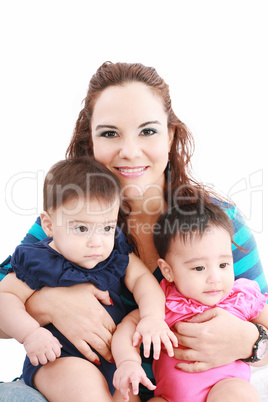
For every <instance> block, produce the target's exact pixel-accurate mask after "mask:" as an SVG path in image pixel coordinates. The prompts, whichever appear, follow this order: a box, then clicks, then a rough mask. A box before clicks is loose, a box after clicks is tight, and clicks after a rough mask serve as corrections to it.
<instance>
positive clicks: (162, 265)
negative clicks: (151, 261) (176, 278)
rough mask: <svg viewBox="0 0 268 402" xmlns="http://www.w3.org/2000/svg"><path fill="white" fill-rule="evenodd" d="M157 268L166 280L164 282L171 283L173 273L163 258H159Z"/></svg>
mask: <svg viewBox="0 0 268 402" xmlns="http://www.w3.org/2000/svg"><path fill="white" fill-rule="evenodd" d="M158 266H159V268H160V270H161V272H162V275H163V276H164V278H166V280H167V281H169V282H173V272H172V269H171V266H170V265H169V264H168V263H167V262H166V261H165V260H163V258H159V260H158Z"/></svg>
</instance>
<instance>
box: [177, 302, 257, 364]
mask: <svg viewBox="0 0 268 402" xmlns="http://www.w3.org/2000/svg"><path fill="white" fill-rule="evenodd" d="M174 327H175V329H176V331H177V334H176V335H177V338H178V342H179V344H180V345H182V346H183V347H186V349H175V350H174V352H175V353H174V356H175V357H176V358H177V359H179V360H185V361H191V362H193V363H191V364H188V363H181V362H180V363H178V364H177V366H176V367H177V368H179V369H181V370H183V371H187V372H200V371H205V370H208V369H211V368H214V367H219V366H222V365H225V364H229V363H231V362H233V361H235V360H238V359H245V358H248V357H249V356H251V354H252V347H253V345H254V343H255V342H256V340H257V339H258V336H259V334H258V330H257V328H256V327H255V325H253V324H252V323H250V322H247V321H242V320H240V319H239V318H237V317H236V316H234V315H233V314H231V313H229V312H227V311H225V310H223V309H221V308H213V309H210V310H207V311H205V312H204V313H202V314H199V315H196V316H195V317H193V318H192V319H191V320H189V321H188V322H177V323H176V324H175V325H174Z"/></svg>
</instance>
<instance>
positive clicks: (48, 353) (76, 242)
mask: <svg viewBox="0 0 268 402" xmlns="http://www.w3.org/2000/svg"><path fill="white" fill-rule="evenodd" d="M120 192H121V185H120V182H119V180H118V179H117V178H116V177H115V176H114V175H113V174H112V173H111V172H110V171H109V170H108V169H107V168H105V167H104V166H103V165H102V164H100V163H98V162H96V161H95V160H94V159H93V158H85V159H84V158H80V159H79V160H75V159H73V160H64V161H60V162H58V163H57V164H55V165H54V166H53V167H52V168H51V169H50V171H49V173H48V174H47V176H46V179H45V183H44V212H42V213H41V223H42V227H43V229H44V231H45V233H46V234H47V236H48V237H47V238H46V239H44V240H42V241H40V242H39V243H35V244H24V245H20V246H18V247H17V248H16V250H15V253H14V254H13V256H12V260H11V266H12V270H11V272H10V273H9V274H8V275H7V276H6V277H5V278H4V279H3V280H2V281H1V283H0V303H1V306H5V308H1V312H0V320H1V324H2V329H3V330H4V331H5V332H6V333H7V334H8V335H9V336H12V337H14V338H16V339H17V340H18V341H19V342H20V343H23V345H24V347H25V350H26V352H27V356H26V359H25V363H24V368H23V378H24V381H25V382H26V384H28V385H30V386H32V387H36V388H37V389H38V390H39V391H40V392H42V393H43V394H44V396H45V397H46V398H47V399H48V400H67V399H68V398H69V399H68V400H70V398H72V396H71V395H70V387H66V386H65V385H66V383H68V384H70V382H71V383H72V382H73V389H74V396H73V399H71V400H79V397H78V395H77V392H78V389H79V393H80V394H81V395H90V398H91V399H87V400H92V401H102V402H103V401H110V400H112V395H113V393H114V387H113V374H114V371H115V364H113V363H111V362H107V361H106V360H104V359H103V358H102V357H101V356H100V355H98V354H97V352H96V351H95V352H96V356H98V358H97V359H96V360H95V362H94V364H93V363H91V362H90V361H88V360H87V359H86V358H85V357H84V356H83V355H82V354H81V353H80V352H79V351H78V350H77V349H76V347H75V346H74V345H72V344H71V343H70V342H69V341H68V339H66V338H65V337H64V336H63V335H62V334H61V333H60V332H59V331H58V330H57V328H55V327H54V326H53V325H52V324H49V325H46V326H45V327H40V325H39V323H38V322H37V321H36V320H35V319H34V318H32V317H31V316H30V315H29V314H28V313H27V312H26V310H25V306H24V304H25V302H26V300H27V299H28V298H29V297H30V296H31V295H32V293H33V292H34V291H35V290H39V289H41V288H42V287H44V286H48V287H58V286H71V285H75V284H78V283H85V282H90V283H91V284H93V285H95V286H96V287H97V288H98V289H100V290H105V291H106V290H107V291H108V292H109V297H108V300H109V298H110V301H111V304H110V305H108V304H107V305H106V306H104V307H105V308H106V310H107V311H108V312H109V314H110V315H111V317H112V318H113V320H114V322H115V324H116V325H117V324H118V323H119V322H120V321H121V320H122V319H123V317H124V316H125V315H126V311H125V307H124V303H123V301H122V299H121V297H120V295H121V294H122V291H123V288H124V286H126V287H127V288H128V290H129V291H130V292H132V293H133V295H134V298H135V300H136V302H137V304H138V306H139V314H140V321H139V324H138V325H137V327H136V333H135V335H134V337H133V344H134V346H137V347H138V346H139V342H140V340H141V339H142V341H143V346H144V355H145V356H148V355H149V350H150V346H151V343H152V344H153V347H154V357H155V358H158V357H159V353H160V352H159V345H160V343H161V342H162V343H163V344H164V345H165V347H166V349H167V351H168V353H169V355H171V356H172V355H173V347H172V345H174V346H177V339H176V337H175V335H174V334H173V333H172V332H171V331H170V330H169V328H168V326H167V324H166V323H165V321H164V317H165V299H164V294H163V292H162V290H161V288H160V286H159V284H158V282H157V280H156V279H155V278H154V276H153V275H152V274H151V273H150V272H149V270H148V269H147V268H146V266H145V265H144V264H143V263H142V262H141V261H140V260H139V258H138V257H136V256H135V254H134V253H132V246H131V245H129V244H128V242H127V240H126V237H125V235H124V234H123V233H122V231H121V230H120V229H119V227H118V226H117V223H118V212H119V208H120ZM141 278H142V280H141ZM107 303H109V301H108V302H107ZM10 318H11V319H10ZM59 357H60V359H59ZM144 377H145V380H144V381H145V384H144V385H146V386H147V387H148V388H149V389H152V390H153V389H154V388H155V387H154V385H153V384H152V383H151V382H150V380H148V379H146V376H144ZM66 389H68V391H66ZM67 392H68V395H66V393H67Z"/></svg>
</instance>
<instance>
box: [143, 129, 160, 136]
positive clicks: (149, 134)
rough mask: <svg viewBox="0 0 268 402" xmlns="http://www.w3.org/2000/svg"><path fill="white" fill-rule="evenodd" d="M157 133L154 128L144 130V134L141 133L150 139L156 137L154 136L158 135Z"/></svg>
mask: <svg viewBox="0 0 268 402" xmlns="http://www.w3.org/2000/svg"><path fill="white" fill-rule="evenodd" d="M156 133H157V131H156V130H155V129H153V128H145V129H144V130H142V132H141V134H142V135H143V136H144V137H150V136H151V135H154V134H156Z"/></svg>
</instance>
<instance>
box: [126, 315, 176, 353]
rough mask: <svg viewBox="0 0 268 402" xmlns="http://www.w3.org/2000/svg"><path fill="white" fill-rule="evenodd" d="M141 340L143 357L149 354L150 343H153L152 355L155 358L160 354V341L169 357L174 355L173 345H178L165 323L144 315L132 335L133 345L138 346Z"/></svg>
mask: <svg viewBox="0 0 268 402" xmlns="http://www.w3.org/2000/svg"><path fill="white" fill-rule="evenodd" d="M141 342H142V343H143V348H144V352H143V354H144V357H149V356H150V347H151V343H152V344H153V350H154V355H153V357H154V359H156V360H157V359H159V356H160V351H161V342H162V343H163V344H164V346H165V348H166V350H167V354H168V355H169V356H170V357H172V356H174V351H173V346H174V347H175V348H177V347H178V340H177V338H176V336H175V334H174V333H173V332H172V331H171V330H170V329H169V327H168V325H167V323H166V322H165V321H164V320H161V319H159V318H151V317H144V318H142V319H141V320H140V322H139V323H138V325H137V327H136V331H135V333H134V335H133V346H139V345H140V343H141ZM172 345H173V346H172Z"/></svg>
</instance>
